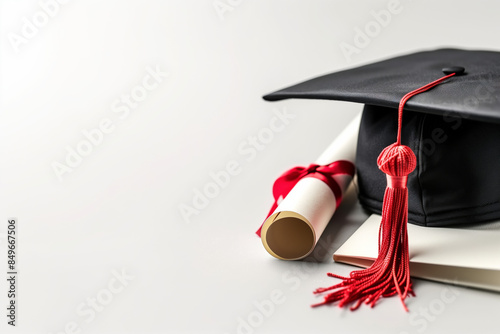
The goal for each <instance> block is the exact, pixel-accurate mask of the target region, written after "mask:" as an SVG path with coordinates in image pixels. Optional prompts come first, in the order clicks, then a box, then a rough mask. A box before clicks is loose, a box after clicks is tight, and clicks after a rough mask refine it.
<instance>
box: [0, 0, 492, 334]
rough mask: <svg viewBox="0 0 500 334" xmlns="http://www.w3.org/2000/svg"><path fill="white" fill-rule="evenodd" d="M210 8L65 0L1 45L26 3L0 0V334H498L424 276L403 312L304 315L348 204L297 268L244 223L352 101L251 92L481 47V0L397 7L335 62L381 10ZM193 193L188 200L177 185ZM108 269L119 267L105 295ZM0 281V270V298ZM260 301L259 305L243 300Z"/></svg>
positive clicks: (352, 218)
mask: <svg viewBox="0 0 500 334" xmlns="http://www.w3.org/2000/svg"><path fill="white" fill-rule="evenodd" d="M42 1H43V0H42ZM224 2H225V3H229V2H230V3H231V4H232V5H229V6H230V7H231V9H232V10H231V11H227V12H225V14H224V16H223V17H224V20H221V19H220V17H219V16H218V14H217V12H216V11H215V9H214V7H213V3H214V1H212V0H207V1H201V0H200V1H180V0H179V1H166V0H162V1H160V0H157V1H153V0H144V1H139V0H137V1H131V0H113V1H112V0H107V1H97V0H85V1H83V0H80V1H78V0H73V1H68V3H67V4H65V5H61V6H60V10H59V12H58V13H57V14H55V15H54V17H51V18H50V19H49V20H48V22H47V24H46V25H45V26H44V27H42V28H40V29H39V30H38V32H37V33H36V34H34V33H33V34H32V35H33V36H31V37H30V38H29V39H27V42H26V43H25V44H22V45H21V46H20V48H19V52H18V53H15V52H14V49H13V47H12V45H11V43H10V42H9V39H8V34H9V33H17V34H19V33H21V29H22V26H23V22H24V21H23V18H24V17H26V18H28V20H31V19H32V17H33V16H34V15H39V14H37V13H38V12H39V11H40V5H39V3H38V0H37V1H32V0H29V1H28V0H23V1H14V0H3V1H0V15H1V17H0V24H1V31H0V36H1V41H0V43H1V44H0V66H1V67H0V80H1V82H0V136H1V140H0V149H1V156H2V163H1V164H0V182H1V183H0V212H1V219H0V220H1V222H2V223H1V226H3V227H2V230H1V231H0V233H4V227H5V226H6V224H7V218H8V217H12V216H14V217H17V218H18V220H19V224H20V236H19V238H20V239H19V250H20V254H19V265H20V280H19V287H18V288H19V307H20V309H19V318H18V320H19V326H18V327H17V328H15V329H12V328H9V327H7V326H6V324H5V318H4V316H3V315H2V316H1V317H0V319H2V320H1V323H0V328H1V329H0V331H1V332H2V333H59V332H63V331H64V330H65V327H66V326H68V328H69V329H71V322H75V323H76V324H77V325H78V326H79V329H81V333H237V332H238V326H240V325H241V321H243V320H244V321H245V322H246V321H248V318H249V317H250V318H251V321H253V324H254V325H255V327H252V328H246V332H249V333H250V332H253V333H303V332H308V333H310V332H314V333H331V332H332V331H334V332H336V333H364V332H367V331H369V332H371V333H472V332H475V333H493V332H498V328H497V327H498V326H500V323H499V322H498V317H497V313H498V305H499V303H500V295H499V294H495V293H489V292H485V291H479V290H473V289H465V288H454V289H455V290H453V291H454V292H451V293H450V291H449V289H450V288H449V287H448V286H447V285H444V284H437V283H431V282H425V281H416V284H415V289H416V293H417V296H418V297H417V298H412V299H411V300H409V301H408V307H409V308H410V310H411V313H410V314H405V313H404V312H403V311H402V308H401V305H400V302H399V301H398V300H397V298H393V299H387V300H384V301H382V302H381V303H380V305H378V306H377V308H376V309H373V310H372V309H367V308H361V309H360V310H358V311H357V312H356V313H350V312H349V311H346V310H341V309H338V308H337V307H322V308H317V309H310V308H309V304H311V303H313V302H315V301H316V300H317V299H316V298H315V297H314V296H313V295H312V291H313V290H314V289H315V288H317V287H319V286H325V285H329V284H330V283H331V282H332V279H329V278H328V277H326V275H325V273H326V272H328V271H334V272H336V273H339V274H348V272H349V271H350V270H351V269H352V267H349V266H344V265H339V264H334V263H333V261H332V258H331V255H332V254H333V251H334V250H335V249H336V248H337V247H339V246H340V244H341V243H342V242H343V241H344V240H345V239H346V238H347V237H348V236H349V234H350V233H352V232H353V231H354V229H355V228H356V227H357V226H358V225H359V224H360V223H361V222H362V221H363V220H364V219H366V215H365V214H363V213H362V212H361V211H359V207H358V206H357V204H356V202H355V199H354V197H349V196H348V197H347V198H346V200H345V202H344V203H343V206H341V208H339V211H337V213H336V217H337V219H338V220H337V221H335V222H333V224H330V226H329V227H328V228H327V230H326V231H325V233H324V235H323V237H322V238H321V239H320V242H319V246H320V247H319V248H318V250H317V251H315V253H314V254H315V256H314V257H312V258H310V259H309V260H310V261H312V262H307V261H303V262H284V261H279V260H276V259H274V258H272V257H271V256H270V255H269V254H268V253H267V252H266V251H265V250H264V248H263V247H262V244H261V242H260V240H258V238H257V237H256V236H255V234H254V232H255V230H256V229H257V228H258V226H259V224H260V223H261V222H262V219H263V217H264V216H265V214H266V213H267V211H268V209H269V206H270V205H271V201H272V196H271V186H272V182H273V181H274V179H275V178H276V177H277V176H278V175H279V174H280V173H282V171H284V170H286V169H287V168H289V167H291V166H295V165H303V164H308V163H310V162H311V161H314V159H315V158H316V157H317V156H318V155H319V154H320V153H321V152H322V150H323V149H324V147H325V146H326V145H328V144H329V143H330V142H331V141H332V140H333V138H335V136H336V135H337V134H338V133H339V132H340V131H341V129H342V128H343V127H344V126H345V125H346V124H347V123H348V122H349V120H350V119H352V118H353V117H354V116H355V114H356V113H357V112H359V111H360V110H361V106H359V105H355V104H350V103H343V102H332V101H283V102H279V103H267V102H265V101H263V100H262V99H261V96H262V95H263V94H265V93H268V92H271V91H273V90H276V89H278V88H281V87H284V86H287V85H290V84H292V83H295V82H299V81H302V80H304V79H306V78H310V77H314V76H316V75H320V74H324V73H327V72H332V71H335V70H340V69H345V68H348V67H353V66H356V65H359V64H365V63H368V62H370V61H373V60H379V59H382V58H386V57H390V56H394V55H399V54H404V53H408V52H412V51H416V50H422V49H432V48H436V47H442V46H455V47H463V48H487V49H497V50H499V49H500V39H498V31H499V24H498V13H499V11H500V4H498V3H494V4H492V3H491V2H489V1H474V2H470V1H453V2H451V1H443V2H439V3H438V2H436V1H418V2H417V1H403V0H402V1H401V4H400V7H398V8H399V9H400V10H399V13H397V14H392V15H391V19H390V22H388V23H387V24H386V26H384V27H382V28H380V30H379V31H378V34H375V35H374V37H371V38H370V39H369V41H368V42H366V41H365V44H366V45H363V47H362V48H360V49H359V53H357V54H353V55H352V56H351V57H350V61H348V59H347V58H346V57H345V56H344V55H343V53H342V51H341V48H340V46H341V45H344V46H345V44H342V43H348V44H353V43H354V38H355V34H356V29H357V28H359V29H364V28H365V27H366V26H367V25H369V24H370V22H374V16H373V13H372V11H380V10H382V9H384V8H387V7H388V2H386V1H358V2H356V4H353V3H352V2H350V1H349V2H348V1H345V2H339V1H263V0H261V1H236V0H232V1H229V0H224ZM386 21H388V20H386ZM157 67H158V70H159V71H160V72H167V71H168V73H169V75H168V76H163V75H162V76H159V77H158V81H160V82H156V83H158V85H154V82H153V81H151V80H149V79H148V80H149V81H148V80H147V81H146V84H147V85H148V87H150V88H151V86H152V85H153V86H155V88H154V89H152V90H151V91H148V92H149V93H148V95H147V96H146V98H145V99H144V100H143V101H140V102H138V104H137V105H134V106H135V108H134V109H132V107H126V104H124V103H121V102H120V99H121V95H122V94H130V92H131V91H134V92H135V93H136V94H138V93H140V92H141V89H140V88H138V85H139V86H140V85H142V84H143V80H144V79H145V78H147V76H148V75H149V72H148V71H154V70H156V69H157ZM148 69H149V70H148ZM409 79H411V78H409ZM139 97H140V96H139ZM117 99H118V102H116V101H117ZM132 102H133V101H132ZM285 109H286V112H287V113H288V115H289V116H286V115H287V114H286V113H285ZM127 110H130V113H128V114H127ZM114 111H117V112H114ZM120 117H121V118H120ZM106 119H109V120H110V121H112V122H113V124H114V128H112V129H113V130H111V132H110V133H107V134H105V135H103V139H102V142H101V143H100V144H99V145H98V146H96V147H94V148H93V149H92V151H91V152H90V154H88V155H87V156H86V157H84V158H83V159H82V161H80V163H79V164H78V165H77V161H73V163H74V165H75V166H76V165H77V166H76V167H75V168H74V169H73V170H72V172H71V173H68V174H64V175H63V176H62V182H60V181H59V179H58V177H57V176H56V174H55V173H54V171H53V169H52V166H51V164H52V163H53V162H54V161H57V162H64V160H65V158H66V155H67V151H66V150H67V147H70V148H73V149H75V148H76V147H77V145H79V144H80V143H81V142H82V141H83V140H85V137H84V135H83V134H82V131H83V130H90V129H94V128H96V127H98V126H99V125H100V124H101V123H102V122H103V121H104V124H101V126H102V128H103V129H104V130H107V131H108V132H109V127H110V126H109V124H106ZM271 127H273V128H274V129H275V130H274V131H272V130H270V129H271ZM265 129H269V130H265ZM270 131H271V132H270ZM259 135H260V137H261V139H257V143H255V141H256V139H254V137H255V136H257V137H258V136H259ZM83 145H84V144H83ZM87 149H88V148H87ZM228 165H229V166H228ZM224 169H229V170H230V171H231V173H232V174H230V176H229V177H227V178H224V177H222V176H221V175H219V176H221V177H220V178H221V181H219V183H221V184H222V186H221V187H220V188H219V191H218V192H217V189H216V188H215V187H214V186H213V185H212V184H211V183H212V182H213V181H212V176H211V173H217V172H219V171H221V170H224ZM224 175H226V174H224ZM228 175H229V174H228ZM204 188H207V190H208V191H209V192H210V191H211V193H210V194H211V196H212V198H209V199H207V200H206V201H202V200H201V199H200V198H199V197H200V196H199V195H196V194H197V192H198V191H203V189H204ZM351 195H354V193H351ZM193 199H196V200H198V202H197V205H198V207H199V208H200V209H197V211H198V212H197V214H193V215H192V216H190V217H189V219H184V218H183V217H182V215H181V214H180V213H179V207H180V205H182V204H184V205H192V201H193ZM249 203H251V205H249ZM0 241H1V242H2V245H1V247H2V249H5V240H4V239H0ZM2 253H3V251H2ZM3 254H4V253H3ZM0 259H1V262H2V265H1V267H2V268H3V267H4V263H5V261H4V259H5V257H4V256H3V255H2V256H1V257H0ZM122 269H123V270H125V271H126V273H128V274H129V275H132V276H133V277H134V278H133V279H132V280H129V281H126V282H125V283H126V284H127V285H126V286H125V287H124V288H123V289H122V290H121V292H119V293H114V294H112V295H111V296H112V300H111V301H109V298H108V299H105V297H106V296H108V297H109V294H108V292H107V291H110V287H109V284H110V283H111V286H112V287H113V288H114V289H113V291H117V290H116V288H118V286H117V283H116V281H115V280H114V274H113V270H118V271H121V270H122ZM2 272H3V270H2ZM0 275H3V274H0ZM5 291H6V282H5V280H4V279H1V280H0V304H2V305H4V303H5V302H6V299H7V298H6V294H5ZM280 292H281V293H282V295H280ZM453 296H454V298H452V297H453ZM97 297H100V299H101V301H105V302H108V301H109V304H107V305H105V306H104V307H103V308H102V309H101V308H98V309H99V310H100V311H99V312H97V311H95V317H94V318H93V319H92V317H91V311H90V310H91V308H90V307H89V306H87V303H88V300H87V298H97ZM444 297H446V301H443V300H444V299H443V298H444ZM103 298H104V300H103ZM270 298H272V299H273V300H274V302H272V303H273V304H272V307H271V306H269V303H265V304H266V305H267V306H268V310H269V311H264V313H265V315H262V312H261V311H259V308H258V307H257V306H256V303H259V302H261V301H263V300H266V299H270ZM90 300H91V299H90ZM450 300H451V301H450ZM82 303H83V304H82ZM78 307H80V311H81V312H83V313H84V315H80V314H78V313H77V311H76V309H77V308H78ZM82 307H83V309H82ZM85 312H86V313H85ZM259 314H261V316H260V317H259ZM242 319H243V320H242ZM70 331H71V330H70ZM70 331H67V332H70ZM243 332H244V331H243Z"/></svg>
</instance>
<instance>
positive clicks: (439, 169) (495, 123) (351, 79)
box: [264, 49, 500, 309]
mask: <svg viewBox="0 0 500 334" xmlns="http://www.w3.org/2000/svg"><path fill="white" fill-rule="evenodd" d="M288 98H302V99H327V100H339V101H351V102H358V103H363V104H364V105H365V106H364V109H363V115H362V120H361V124H360V130H359V138H358V147H357V153H356V169H357V176H358V188H359V195H358V196H359V200H360V203H361V205H362V206H363V208H364V209H366V210H367V211H368V212H370V213H378V214H382V223H381V227H380V234H379V257H378V259H377V260H376V261H375V263H374V264H373V265H372V266H371V267H370V268H368V269H365V270H357V271H354V272H352V273H351V275H350V276H349V277H340V276H337V275H334V274H329V275H330V276H332V277H337V278H341V279H343V281H342V282H341V283H339V284H337V285H334V286H333V287H330V288H326V289H318V290H317V291H316V292H326V291H333V290H335V291H334V292H331V293H329V294H328V295H327V296H326V297H325V300H324V302H322V303H320V304H324V303H330V302H334V301H340V305H341V306H343V305H347V304H350V303H352V302H355V305H354V306H353V307H352V308H354V309H355V308H357V307H359V305H360V303H361V302H365V303H368V304H371V305H372V306H373V305H374V304H375V302H376V301H377V300H378V299H379V298H380V297H381V296H390V295H395V294H398V295H399V296H400V298H401V300H402V302H403V305H404V299H405V297H406V296H407V295H408V294H413V292H412V289H411V282H410V280H409V256H408V239H407V232H406V223H407V222H409V223H413V224H418V225H423V226H446V225H455V224H463V223H468V224H471V223H472V224H474V223H480V222H484V221H488V220H493V219H499V218H500V53H499V52H493V51H469V50H458V49H440V50H434V51H426V52H419V53H413V54H410V55H406V56H401V57H397V58H392V59H388V60H385V61H381V62H377V63H373V64H370V65H365V66H361V67H357V68H353V69H349V70H345V71H341V72H336V73H332V74H328V75H324V76H321V77H317V78H314V79H311V80H308V81H305V82H302V83H299V84H296V85H294V86H291V87H288V88H285V89H281V90H279V91H277V92H274V93H271V94H268V95H266V96H264V99H265V100H268V101H278V100H282V99H288ZM403 110H404V112H403ZM403 113H404V116H403ZM381 152H382V154H381ZM381 170H382V171H383V172H384V173H382V172H381ZM405 308H406V306H405Z"/></svg>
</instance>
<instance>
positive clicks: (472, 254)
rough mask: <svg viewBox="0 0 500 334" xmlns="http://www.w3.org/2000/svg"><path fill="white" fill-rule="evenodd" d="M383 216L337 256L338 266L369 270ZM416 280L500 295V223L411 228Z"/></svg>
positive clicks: (368, 224) (371, 221) (371, 219)
mask: <svg viewBox="0 0 500 334" xmlns="http://www.w3.org/2000/svg"><path fill="white" fill-rule="evenodd" d="M380 221H381V216H379V215H371V216H370V217H369V218H368V219H367V220H366V222H364V223H363V225H361V227H360V228H359V229H358V230H357V231H356V232H354V234H353V235H352V236H351V237H350V238H349V239H348V240H347V241H346V242H345V243H344V244H343V245H342V246H341V247H340V248H339V249H338V250H337V251H336V252H335V254H334V255H333V259H334V260H335V261H336V262H343V263H348V264H352V265H356V266H360V267H365V268H366V267H369V266H370V265H371V264H372V263H373V261H374V260H375V258H376V257H377V255H378V250H377V248H378V247H377V246H378V229H379V226H380ZM408 238H409V246H410V273H411V276H413V277H419V278H425V279H429V280H434V281H440V282H448V283H454V284H459V285H465V286H471V287H475V288H481V289H488V290H495V291H500V220H499V221H494V222H489V223H483V224H479V225H478V224H475V225H467V226H456V227H423V226H417V225H413V224H408Z"/></svg>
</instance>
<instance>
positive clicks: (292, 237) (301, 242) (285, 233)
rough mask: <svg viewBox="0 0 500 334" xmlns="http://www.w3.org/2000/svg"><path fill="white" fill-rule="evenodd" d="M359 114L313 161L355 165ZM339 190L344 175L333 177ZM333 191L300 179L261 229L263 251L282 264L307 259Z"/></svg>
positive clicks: (331, 206) (332, 203)
mask: <svg viewBox="0 0 500 334" xmlns="http://www.w3.org/2000/svg"><path fill="white" fill-rule="evenodd" d="M360 121H361V114H359V115H357V116H356V117H355V118H354V119H353V120H352V121H351V123H349V125H348V126H347V127H346V128H345V129H344V130H343V131H342V132H341V133H340V135H339V136H338V137H337V138H336V139H335V140H334V141H333V142H332V143H331V144H330V146H329V147H328V148H327V149H326V150H325V151H324V152H323V154H321V156H320V157H319V158H318V159H317V160H316V162H315V163H316V164H318V165H327V164H330V163H332V162H335V161H338V160H347V161H350V162H352V163H354V161H355V156H356V145H357V142H358V133H359V124H360ZM333 178H334V179H335V181H337V183H338V184H339V186H340V188H341V189H342V193H345V190H346V189H347V187H348V186H349V184H350V182H351V180H352V178H351V177H350V176H348V175H334V176H333ZM336 207H337V205H336V199H335V196H334V194H333V191H332V190H331V189H330V187H329V186H328V185H327V184H325V183H324V182H323V181H321V180H319V179H316V178H312V177H306V178H303V179H301V180H300V181H299V182H297V184H296V185H295V186H294V187H293V189H292V190H291V191H290V192H289V193H288V195H287V196H286V197H285V199H283V200H282V201H281V203H280V204H279V205H278V207H277V208H276V210H275V211H274V213H273V214H272V215H271V216H269V217H268V218H267V219H266V221H265V222H264V224H263V225H262V231H261V239H262V243H263V244H264V247H265V248H266V250H267V251H268V252H269V253H270V254H271V255H273V256H274V257H276V258H278V259H282V260H299V259H302V258H304V257H306V256H307V255H309V254H310V253H311V252H312V251H313V250H314V247H315V246H316V243H317V242H318V240H319V238H320V237H321V234H322V233H323V231H324V230H325V228H326V226H327V225H328V222H329V221H330V219H331V218H332V216H333V214H334V213H335V209H336Z"/></svg>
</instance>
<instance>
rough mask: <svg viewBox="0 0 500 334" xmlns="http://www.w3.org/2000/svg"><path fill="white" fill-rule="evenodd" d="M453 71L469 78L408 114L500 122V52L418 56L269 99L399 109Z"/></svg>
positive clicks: (421, 98)
mask: <svg viewBox="0 0 500 334" xmlns="http://www.w3.org/2000/svg"><path fill="white" fill-rule="evenodd" d="M450 66H460V67H464V68H465V75H463V76H456V77H453V78H452V79H451V80H450V81H449V82H445V83H442V84H440V85H439V86H437V87H435V88H433V89H432V90H430V91H428V92H426V93H425V94H419V95H417V96H415V97H413V98H411V99H410V100H409V101H408V102H407V103H406V105H405V110H413V111H417V112H423V113H428V114H434V115H441V116H443V115H448V114H453V115H455V116H461V117H463V118H470V119H473V120H478V121H485V122H494V123H500V53H498V52H493V51H467V50H458V49H440V50H435V51H425V52H418V53H414V54H410V55H406V56H401V57H396V58H392V59H389V60H384V61H381V62H377V63H373V64H370V65H366V66H361V67H357V68H354V69H348V70H345V71H341V72H336V73H332V74H327V75H324V76H320V77H317V78H314V79H311V80H308V81H305V82H302V83H299V84H297V85H294V86H290V87H287V88H284V89H281V90H279V91H277V92H274V93H271V94H268V95H266V96H264V99H265V100H267V101H277V100H282V99H287V98H301V99H325V100H340V101H351V102H358V103H363V104H369V105H375V106H381V107H389V108H397V107H398V105H399V101H400V100H401V98H402V97H403V96H404V95H405V94H406V93H408V92H410V91H412V90H414V89H416V88H418V87H421V86H422V85H424V84H427V83H429V82H431V81H434V80H436V79H438V78H439V77H441V76H443V72H442V69H443V68H446V67H450Z"/></svg>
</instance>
